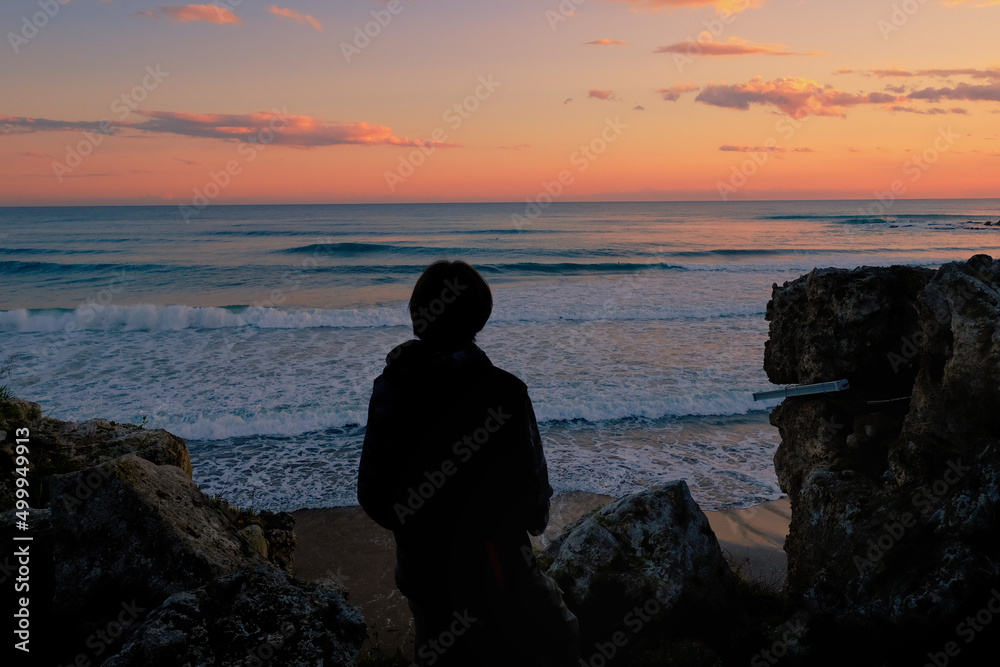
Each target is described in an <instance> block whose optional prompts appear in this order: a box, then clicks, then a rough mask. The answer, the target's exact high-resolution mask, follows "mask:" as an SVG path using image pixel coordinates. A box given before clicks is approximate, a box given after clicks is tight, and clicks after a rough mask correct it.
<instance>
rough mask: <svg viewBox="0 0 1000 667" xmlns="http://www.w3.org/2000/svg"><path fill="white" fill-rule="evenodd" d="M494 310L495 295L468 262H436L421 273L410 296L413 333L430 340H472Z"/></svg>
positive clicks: (454, 342)
mask: <svg viewBox="0 0 1000 667" xmlns="http://www.w3.org/2000/svg"><path fill="white" fill-rule="evenodd" d="M492 310H493V295H492V294H491V293H490V286H489V285H487V284H486V281H485V280H483V277H482V276H481V275H479V273H478V272H477V271H476V270H475V269H474V268H472V267H471V266H469V265H468V264H466V263H465V262H449V261H446V260H441V261H440V262H434V263H433V264H431V265H430V266H428V267H427V268H426V269H424V272H423V273H422V274H420V278H419V279H417V284H416V285H414V287H413V294H412V296H410V319H411V320H413V333H415V334H416V335H417V338H419V339H420V340H423V341H427V342H428V343H435V344H442V345H462V344H465V343H470V342H472V341H473V340H474V339H475V337H476V334H477V333H479V332H480V331H481V330H482V328H483V326H485V325H486V320H488V319H489V318H490V312H491V311H492Z"/></svg>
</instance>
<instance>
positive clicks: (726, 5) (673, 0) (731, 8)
mask: <svg viewBox="0 0 1000 667" xmlns="http://www.w3.org/2000/svg"><path fill="white" fill-rule="evenodd" d="M998 1H1000V0H998ZM608 2H620V3H625V4H627V5H631V7H632V9H634V10H646V11H654V12H655V11H660V10H661V9H675V8H677V7H713V8H714V9H715V11H717V12H718V13H720V14H721V13H723V12H731V13H733V14H736V13H739V12H742V11H743V10H745V9H752V8H754V7H760V6H761V5H762V4H764V0H608Z"/></svg>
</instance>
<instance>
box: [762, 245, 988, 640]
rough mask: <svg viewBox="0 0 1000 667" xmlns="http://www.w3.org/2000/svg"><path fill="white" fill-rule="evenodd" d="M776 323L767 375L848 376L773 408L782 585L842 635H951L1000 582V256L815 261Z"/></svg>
mask: <svg viewBox="0 0 1000 667" xmlns="http://www.w3.org/2000/svg"><path fill="white" fill-rule="evenodd" d="M768 319H769V320H770V321H771V330H770V332H771V337H770V340H769V341H768V346H767V352H766V355H765V369H766V370H767V372H768V376H769V377H770V379H771V381H772V382H776V383H789V382H793V383H803V382H817V381H823V380H834V379H840V378H842V377H846V378H848V379H849V380H850V381H851V387H852V388H851V390H849V391H847V392H840V393H838V394H831V395H827V396H807V397H799V398H790V399H786V400H785V401H784V402H783V403H782V404H781V405H780V406H778V407H777V408H775V410H774V411H773V412H772V414H771V421H772V423H774V424H775V425H776V426H777V427H778V429H779V431H780V433H781V445H780V446H779V448H778V451H777V453H776V454H775V459H774V460H775V470H776V472H777V475H778V479H779V481H780V483H781V486H782V489H783V490H784V491H785V492H786V493H788V494H789V496H790V500H791V506H792V521H791V526H790V532H789V536H788V539H787V541H786V544H785V550H786V552H787V553H788V578H787V584H786V588H785V592H786V595H787V596H788V598H789V600H790V601H791V602H792V603H793V604H801V605H803V606H804V607H805V609H807V610H808V611H809V612H810V613H811V614H812V615H813V616H814V618H815V622H816V624H818V625H825V626H826V627H829V628H834V630H832V631H831V632H833V634H834V635H835V636H840V637H843V636H844V635H843V633H844V632H854V631H857V632H859V633H869V635H870V636H876V635H877V636H879V637H881V638H882V639H883V640H884V641H885V642H889V644H887V645H894V646H896V647H897V648H898V647H899V646H906V645H907V644H912V645H913V647H914V650H916V648H919V647H920V646H921V645H922V644H921V643H919V642H916V641H914V640H915V639H917V638H919V639H920V640H921V641H923V642H927V641H930V639H931V638H935V637H941V638H942V642H941V645H943V644H944V641H947V640H948V639H949V638H950V639H954V633H955V628H956V626H957V624H958V623H960V622H962V621H963V619H964V618H965V617H966V616H967V615H968V614H969V613H972V614H975V613H976V612H977V610H979V609H981V608H983V606H984V604H985V603H986V602H987V598H989V592H990V591H991V589H992V588H993V587H995V586H996V585H997V582H998V581H1000V539H998V534H997V530H996V516H997V511H998V509H1000V410H998V407H1000V384H998V380H997V379H998V378H1000V261H994V260H992V259H991V258H989V257H987V256H985V255H977V256H975V257H973V258H972V259H970V260H969V261H967V262H955V263H951V264H946V265H945V266H943V267H942V268H941V269H939V270H938V271H936V272H933V271H931V272H928V271H925V270H923V269H914V268H907V267H889V268H870V267H862V268H859V269H855V270H853V271H844V270H839V269H824V270H816V271H813V272H812V273H811V274H809V276H805V277H803V278H799V279H798V280H796V281H793V282H791V283H786V284H785V286H784V287H781V288H778V287H776V288H775V290H774V298H773V299H772V303H771V304H769V307H768ZM838 633H839V634H838ZM866 636H868V635H866ZM903 637H908V638H909V639H907V640H905V641H904V640H903V639H902V638H903ZM836 641H837V640H836V638H835V637H834V638H832V639H831V642H833V643H834V644H835V643H836ZM893 641H895V642H896V644H892V643H891V642H893ZM977 646H978V647H980V648H977V649H976V650H985V648H986V647H989V646H991V644H990V643H989V642H988V641H987V640H985V639H984V640H982V641H979V642H978V643H977ZM931 649H934V646H933V645H931V646H929V647H928V648H927V649H925V651H924V653H926V650H931ZM963 655H965V649H963ZM917 657H918V658H923V657H926V656H923V655H922V654H921V655H920V656H917Z"/></svg>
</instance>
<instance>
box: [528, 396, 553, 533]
mask: <svg viewBox="0 0 1000 667" xmlns="http://www.w3.org/2000/svg"><path fill="white" fill-rule="evenodd" d="M524 414H525V424H524V429H525V432H524V439H525V444H526V446H527V449H528V451H527V452H526V453H527V460H528V470H526V471H525V472H526V473H527V480H526V482H527V483H526V485H525V495H524V500H525V503H524V522H525V528H526V529H527V531H528V532H529V533H530V534H532V535H541V534H542V533H543V532H544V531H545V527H546V526H548V525H549V498H551V497H552V487H551V486H549V468H548V464H547V463H546V462H545V453H544V452H543V451H542V437H541V435H539V433H538V423H537V421H536V420H535V411H534V409H533V408H532V407H531V399H530V398H528V396H527V394H525V396H524Z"/></svg>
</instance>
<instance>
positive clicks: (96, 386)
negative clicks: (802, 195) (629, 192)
mask: <svg viewBox="0 0 1000 667" xmlns="http://www.w3.org/2000/svg"><path fill="white" fill-rule="evenodd" d="M870 207H871V203H870V202H843V201H839V202H733V203H607V204H587V203H557V204H553V205H551V206H550V207H548V208H547V209H546V210H545V211H544V212H543V215H541V216H540V217H538V218H536V219H534V220H532V221H530V223H529V224H527V225H524V224H521V225H516V224H514V223H513V222H512V219H511V215H512V214H514V213H520V214H523V213H524V204H520V205H519V204H445V205H442V204H426V205H358V206H348V205H337V206H213V207H209V208H208V209H206V210H205V211H204V212H203V213H202V214H201V215H199V216H198V217H196V218H193V219H192V220H191V222H190V223H187V224H185V222H184V221H183V219H182V218H181V217H180V215H179V213H178V209H177V208H176V207H61V208H0V361H3V360H7V359H9V364H8V365H9V377H8V376H7V375H5V376H4V378H3V379H0V383H6V384H8V385H9V386H10V387H11V389H12V390H13V392H14V393H15V394H17V395H19V396H21V397H24V398H27V399H30V400H33V401H37V402H39V403H41V404H42V406H43V408H44V409H45V410H46V412H47V414H48V415H50V416H53V417H57V418H60V419H69V420H81V419H89V418H92V417H98V416H99V417H105V418H108V419H112V420H115V421H119V422H133V423H140V422H143V420H145V423H146V424H147V425H149V426H152V427H162V428H165V429H167V430H169V431H171V432H173V433H176V434H177V435H180V436H181V437H183V438H185V439H186V440H187V442H188V446H189V448H190V450H191V458H192V461H193V464H194V469H195V480H196V481H197V482H198V483H199V484H201V485H202V487H203V489H204V490H205V491H206V492H208V493H221V494H223V495H224V496H226V497H227V498H229V499H231V500H233V501H234V502H237V503H240V504H245V505H251V504H252V505H253V506H255V507H257V508H269V509H287V510H290V509H296V508H299V507H323V506H333V505H345V504H355V503H356V500H355V475H356V470H357V461H358V455H359V452H360V448H361V442H362V439H363V437H364V424H365V420H366V410H367V402H368V397H369V393H370V391H371V383H372V380H373V379H374V378H375V377H376V376H377V375H378V374H379V373H380V372H381V369H382V367H383V365H384V359H385V355H386V353H387V352H388V351H389V350H390V349H391V348H392V347H393V346H395V345H397V344H398V343H400V342H402V341H404V340H407V339H408V338H410V337H412V332H411V331H410V328H409V319H408V316H407V312H406V307H405V303H406V300H407V299H408V297H409V292H410V289H411V288H412V286H413V283H414V282H415V281H416V278H417V276H418V275H419V274H420V271H421V270H422V269H423V267H424V266H426V265H427V264H429V263H430V262H432V261H434V260H437V259H442V258H446V259H464V260H466V261H468V262H470V263H471V264H472V265H473V266H475V267H477V268H478V269H479V271H480V272H481V273H482V274H483V275H484V276H485V277H486V279H487V280H488V281H489V282H490V284H491V286H492V287H493V292H494V311H493V316H492V318H491V320H490V322H489V324H487V326H486V329H484V330H483V332H482V333H481V334H480V335H479V337H478V342H479V345H480V346H481V347H482V348H483V349H484V350H485V351H486V353H487V354H488V355H489V356H490V358H491V359H492V360H493V362H494V363H495V364H496V365H497V366H500V367H502V368H505V369H507V370H509V371H511V372H513V373H515V374H516V375H518V376H519V377H521V378H522V379H523V380H524V381H525V382H526V383H527V385H528V388H529V391H530V393H531V397H532V400H533V403H534V406H535V412H536V414H537V416H538V419H539V421H540V427H541V429H542V435H543V438H544V442H545V449H546V456H547V459H548V461H549V470H550V476H551V481H552V483H553V486H554V487H555V488H556V490H557V491H567V490H574V489H575V490H584V491H592V492H597V493H606V494H611V495H621V494H625V493H631V492H634V491H636V490H639V489H641V488H643V487H644V486H646V485H649V484H651V483H655V482H660V481H668V480H674V479H681V478H683V479H686V480H687V482H688V484H689V485H690V486H691V489H692V493H693V494H694V496H695V499H696V500H697V501H698V502H699V503H700V504H701V505H702V507H703V508H705V509H719V508H725V507H740V506H747V505H751V504H755V503H758V502H761V501H763V500H766V499H771V498H775V497H778V496H779V495H780V490H779V488H778V484H777V480H776V479H775V476H774V471H773V466H772V462H771V458H772V456H773V454H774V450H775V448H776V447H777V444H778V434H777V431H776V429H774V428H773V427H771V426H770V425H769V424H768V421H767V417H768V411H769V410H770V408H771V407H773V405H774V404H775V402H773V401H772V402H767V403H755V402H754V401H753V399H752V396H751V394H752V392H754V391H759V390H762V389H766V388H768V387H769V384H768V381H767V377H766V376H765V374H764V371H763V370H762V361H763V349H764V341H765V339H766V337H767V323H766V322H765V321H764V309H765V305H766V303H767V301H768V298H769V296H770V291H771V285H772V284H773V283H778V284H781V283H782V282H783V281H786V280H792V279H794V278H796V277H798V276H800V275H802V274H803V273H806V272H808V271H810V270H811V269H813V268H814V267H825V266H839V267H848V268H853V267H856V266H860V265H889V264H911V265H918V266H928V267H937V266H939V265H940V264H942V263H944V262H948V261H953V260H963V259H968V258H969V257H970V256H972V255H973V254H976V253H980V252H985V253H987V254H990V255H992V256H994V257H996V256H1000V229H998V228H993V227H986V226H984V225H983V222H985V221H986V220H992V221H997V219H998V218H1000V200H922V201H897V202H895V203H893V204H892V205H891V206H890V207H889V208H888V210H887V211H886V214H885V215H880V216H875V217H873V216H871V215H870V214H867V213H865V211H868V210H871V209H870ZM831 379H837V378H831Z"/></svg>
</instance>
